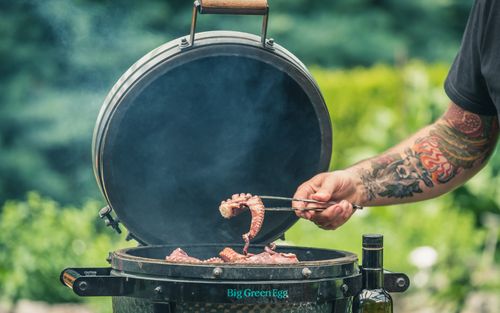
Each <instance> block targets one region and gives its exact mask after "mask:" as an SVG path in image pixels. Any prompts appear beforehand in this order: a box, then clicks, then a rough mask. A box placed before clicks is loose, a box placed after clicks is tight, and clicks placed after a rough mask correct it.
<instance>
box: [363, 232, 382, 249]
mask: <svg viewBox="0 0 500 313" xmlns="http://www.w3.org/2000/svg"><path fill="white" fill-rule="evenodd" d="M383 246H384V236H382V235H380V234H365V235H363V248H382V247H383Z"/></svg>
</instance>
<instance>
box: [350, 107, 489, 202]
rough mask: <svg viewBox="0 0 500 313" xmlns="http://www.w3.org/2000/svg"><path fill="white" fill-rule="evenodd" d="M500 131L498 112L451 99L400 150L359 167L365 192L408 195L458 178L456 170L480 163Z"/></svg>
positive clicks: (370, 196)
mask: <svg viewBox="0 0 500 313" xmlns="http://www.w3.org/2000/svg"><path fill="white" fill-rule="evenodd" d="M497 136H498V119H497V117H496V116H482V115H477V114H473V113H470V112H467V111H464V110H463V109H461V108H460V107H458V106H457V105H455V104H451V106H450V108H449V109H448V111H447V112H446V113H445V114H444V115H443V116H442V117H441V118H440V119H439V120H438V121H437V122H435V123H434V124H433V125H431V126H429V127H428V129H427V131H426V132H424V133H419V134H417V135H416V136H414V137H413V138H411V139H410V140H409V141H408V143H407V144H406V145H403V148H401V149H399V150H398V151H397V152H393V153H387V154H384V155H382V156H380V157H376V158H374V159H371V160H368V161H366V162H365V163H364V165H363V166H362V167H360V168H359V174H360V177H361V181H362V183H363V186H364V188H365V194H366V198H367V200H368V201H372V200H375V199H381V198H399V199H403V198H410V197H414V196H415V195H416V194H421V193H425V192H427V191H429V190H432V189H435V188H439V186H438V185H444V184H447V183H449V182H451V181H452V180H454V178H455V180H460V179H459V178H458V177H457V176H461V174H462V173H464V172H467V171H468V170H476V171H478V170H479V168H481V166H482V164H483V163H484V162H485V161H486V160H487V158H488V157H489V155H490V154H491V153H492V151H493V150H494V148H495V144H496V138H497ZM469 176H470V175H469ZM463 180H465V179H463ZM445 191H446V190H445Z"/></svg>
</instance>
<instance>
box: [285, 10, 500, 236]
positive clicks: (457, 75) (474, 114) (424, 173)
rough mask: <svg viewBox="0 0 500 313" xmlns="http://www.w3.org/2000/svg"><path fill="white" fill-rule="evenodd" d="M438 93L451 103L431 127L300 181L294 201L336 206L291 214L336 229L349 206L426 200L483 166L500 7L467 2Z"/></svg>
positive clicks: (490, 147)
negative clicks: (457, 46) (380, 151)
mask: <svg viewBox="0 0 500 313" xmlns="http://www.w3.org/2000/svg"><path fill="white" fill-rule="evenodd" d="M444 89H445V92H446V94H447V95H448V97H449V98H450V100H451V102H450V104H449V107H448V109H447V111H446V112H445V113H444V114H443V115H442V116H441V117H440V118H439V119H438V120H437V121H435V122H434V123H433V124H431V125H428V126H426V127H424V128H423V129H421V130H420V131H418V132H417V133H416V134H414V135H413V136H411V137H410V138H408V139H406V140H404V141H403V142H401V143H399V144H398V145H396V146H395V147H392V148H390V149H389V150H388V151H387V152H385V153H383V154H381V155H379V156H375V157H373V158H371V159H368V160H364V161H361V162H359V163H357V164H354V165H353V166H351V167H349V168H347V169H344V170H338V171H333V172H328V173H320V174H318V175H316V176H314V177H313V178H311V179H310V180H308V181H306V182H304V183H303V184H302V185H300V186H299V187H298V189H297V191H296V193H295V195H294V197H295V198H307V199H315V200H319V201H329V200H333V201H340V202H339V203H338V204H335V205H332V206H330V207H328V209H326V210H324V211H322V212H310V211H296V214H297V215H298V216H299V217H302V218H306V219H308V220H311V221H313V222H314V223H315V224H316V225H318V226H319V227H321V228H323V229H336V228H337V227H339V226H341V225H342V224H344V223H345V222H346V221H347V220H348V219H349V218H350V217H351V216H352V215H353V213H354V209H353V207H352V204H353V203H355V204H359V205H362V206H378V205H391V204H399V203H407V202H415V201H421V200H426V199H431V198H433V197H437V196H439V195H442V194H444V193H446V192H448V191H450V190H452V189H454V188H455V187H457V186H459V185H461V184H463V183H464V182H465V181H467V180H468V179H470V178H471V177H472V176H474V175H475V174H476V173H477V172H479V170H480V169H481V168H482V167H484V165H485V164H486V162H487V160H488V157H489V156H490V155H491V154H492V152H493V151H494V149H495V146H496V143H497V138H498V133H499V130H498V129H499V127H498V125H499V119H500V116H498V114H499V112H500V1H495V0H476V1H475V2H474V5H473V7H472V10H471V13H470V15H469V19H468V22H467V26H466V29H465V32H464V35H463V38H462V43H461V47H460V50H459V52H458V54H457V56H456V58H455V60H454V62H453V64H452V66H451V69H450V71H449V73H448V76H447V78H446V80H445V84H444ZM292 206H293V207H296V208H304V207H307V206H311V204H306V203H303V202H293V204H292Z"/></svg>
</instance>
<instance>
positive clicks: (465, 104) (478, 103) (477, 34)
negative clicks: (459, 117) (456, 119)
mask: <svg viewBox="0 0 500 313" xmlns="http://www.w3.org/2000/svg"><path fill="white" fill-rule="evenodd" d="M444 89H445V91H446V94H447V95H448V97H450V99H451V100H452V101H453V102H454V103H456V104H457V105H458V106H460V107H462V108H463V109H465V110H467V111H470V112H473V113H476V114H482V115H499V114H500V0H476V1H475V3H474V6H473V8H472V11H471V13H470V16H469V21H468V22H467V27H466V29H465V33H464V36H463V39H462V45H461V47H460V51H459V52H458V54H457V56H456V58H455V61H454V62H453V65H452V66H451V69H450V72H449V73H448V77H447V78H446V81H445V84H444ZM499 120H500V115H499Z"/></svg>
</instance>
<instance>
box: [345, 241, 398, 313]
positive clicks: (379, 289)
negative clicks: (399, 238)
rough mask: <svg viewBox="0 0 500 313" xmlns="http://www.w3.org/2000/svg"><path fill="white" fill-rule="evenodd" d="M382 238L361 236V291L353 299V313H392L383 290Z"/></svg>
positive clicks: (389, 300)
mask: <svg viewBox="0 0 500 313" xmlns="http://www.w3.org/2000/svg"><path fill="white" fill-rule="evenodd" d="M383 251H384V237H383V236H382V235H377V234H373V235H363V262H362V274H363V289H362V290H361V292H360V293H359V294H358V295H357V296H356V297H355V298H354V303H353V312H354V313H392V298H391V296H390V295H389V293H388V292H387V291H385V290H384V262H383V260H384V254H383Z"/></svg>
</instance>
